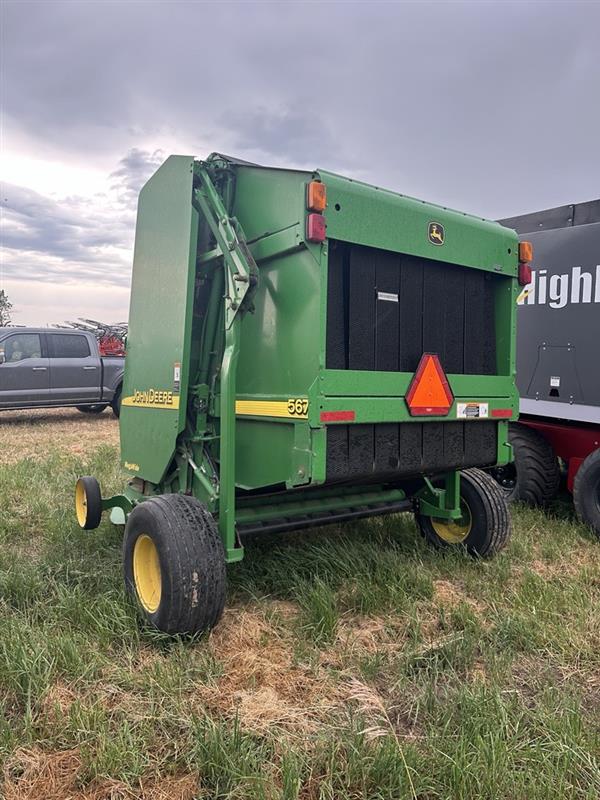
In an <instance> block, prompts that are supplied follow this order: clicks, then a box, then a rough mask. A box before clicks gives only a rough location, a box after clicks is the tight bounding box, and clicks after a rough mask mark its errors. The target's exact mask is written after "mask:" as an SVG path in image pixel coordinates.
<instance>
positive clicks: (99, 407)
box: [75, 403, 108, 414]
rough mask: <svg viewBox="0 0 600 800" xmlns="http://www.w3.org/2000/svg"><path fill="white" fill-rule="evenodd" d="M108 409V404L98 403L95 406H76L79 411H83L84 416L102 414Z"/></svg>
mask: <svg viewBox="0 0 600 800" xmlns="http://www.w3.org/2000/svg"><path fill="white" fill-rule="evenodd" d="M107 407H108V404H107V403H97V404H96V405H93V406H75V408H76V409H77V411H81V413H82V414H101V413H102V412H103V411H104V409H105V408H107Z"/></svg>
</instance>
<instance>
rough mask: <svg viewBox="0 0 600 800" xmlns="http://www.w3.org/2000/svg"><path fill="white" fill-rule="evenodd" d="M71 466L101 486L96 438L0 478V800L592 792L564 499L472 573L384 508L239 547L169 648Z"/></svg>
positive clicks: (598, 701)
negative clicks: (150, 626) (80, 507)
mask: <svg viewBox="0 0 600 800" xmlns="http://www.w3.org/2000/svg"><path fill="white" fill-rule="evenodd" d="M79 474H95V475H97V476H98V477H99V479H100V480H101V483H102V486H103V490H104V492H105V493H108V492H111V491H113V490H118V488H119V486H120V485H121V481H122V478H121V476H120V474H119V471H118V456H117V453H116V451H115V450H114V448H112V447H110V446H100V447H99V448H97V449H95V450H92V451H91V452H90V454H89V455H88V456H87V457H86V458H79V457H73V456H66V455H61V453H60V452H59V451H58V450H49V451H48V452H46V454H45V456H44V458H43V460H41V461H33V460H24V461H20V462H18V463H16V464H13V465H11V466H0V760H2V761H3V762H4V767H3V769H4V775H5V786H4V791H5V794H7V795H8V796H10V797H14V798H25V797H30V796H33V794H31V793H32V792H33V789H32V788H31V787H32V786H33V784H34V782H35V779H36V778H35V776H36V775H37V776H39V775H43V776H45V777H44V780H45V781H46V783H45V784H44V785H45V787H46V788H45V789H44V796H45V797H46V798H47V800H53V798H61V797H67V796H68V797H81V798H83V797H88V796H92V795H91V794H89V795H88V794H86V793H87V792H89V793H91V792H93V791H95V792H98V794H97V795H96V794H94V795H93V796H94V797H96V796H97V797H104V796H108V793H109V790H110V791H113V792H114V793H117V794H114V796H115V797H119V796H126V791H127V790H128V791H129V792H130V793H131V795H132V796H140V797H142V796H143V797H153V798H154V797H156V798H159V797H173V798H175V797H182V798H193V797H198V798H200V797H207V798H240V799H241V798H244V800H246V798H247V799H248V800H253V798H256V799H257V800H258V799H259V798H260V799H261V800H263V799H264V800H276V799H277V800H278V799H281V800H292V798H302V800H312V798H314V800H334V799H335V800H345V799H346V798H348V799H350V798H357V799H358V798H361V799H363V798H364V800H378V799H381V800H384V798H385V799H386V800H388V798H389V800H392V798H394V800H397V799H398V798H415V797H416V798H419V800H434V798H439V800H446V799H447V798H452V799H456V800H458V799H459V798H460V800H463V799H464V800H467V799H470V798H472V799H473V800H475V799H476V798H494V799H495V800H500V799H501V798H506V800H508V799H509V798H510V800H519V799H520V798H523V800H525V798H527V800H538V799H539V800H546V798H548V797H552V798H554V800H557V799H558V798H565V800H566V799H567V798H568V800H573V799H574V798H581V800H583V798H586V799H588V800H596V798H597V797H598V796H600V762H599V754H600V614H599V613H598V609H599V608H600V544H599V543H598V542H597V540H595V539H594V537H593V536H592V535H591V534H590V533H589V532H587V531H586V530H585V529H584V528H582V527H581V526H579V525H578V524H577V523H576V522H575V521H574V520H573V519H572V515H571V511H570V507H569V506H568V504H559V505H557V506H556V507H555V508H554V509H553V510H552V512H551V514H547V515H546V514H543V513H540V512H534V511H531V510H527V509H516V510H515V511H514V517H513V519H514V528H515V530H514V535H513V540H512V542H511V545H510V546H509V548H508V550H507V551H506V552H504V553H503V554H501V555H500V556H499V557H498V558H497V559H495V560H494V561H492V562H489V563H488V562H476V561H473V560H471V559H469V558H468V557H466V556H464V555H463V554H462V553H460V552H457V553H448V554H440V553H436V552H432V551H431V550H429V549H428V548H427V547H426V546H425V544H424V543H423V542H422V541H421V540H420V538H419V536H418V535H417V532H416V529H415V526H414V524H413V521H412V519H411V518H410V517H409V516H406V515H404V516H401V517H395V518H380V519H376V520H372V521H364V522H359V523H357V524H354V525H352V526H347V527H332V528H330V529H323V530H319V531H310V532H306V533H302V532H300V533H294V534H288V535H285V536H279V537H270V538H269V539H267V540H255V541H254V542H252V543H250V544H249V545H248V546H247V549H246V558H245V560H244V561H243V562H242V563H240V564H238V565H234V566H232V567H231V568H229V579H230V587H229V602H228V609H229V610H228V611H227V612H226V615H225V618H224V620H223V622H222V623H221V625H220V626H219V628H218V629H217V630H216V631H215V632H214V633H213V634H212V635H211V636H210V637H204V638H202V639H200V640H199V641H196V642H192V643H189V642H181V641H170V640H167V639H165V638H164V637H162V636H160V635H157V634H156V633H153V632H152V631H149V630H145V629H144V628H143V627H142V626H140V624H139V620H138V618H137V615H136V611H135V609H134V608H133V607H132V606H131V604H130V603H129V602H128V600H127V599H126V598H125V595H124V592H123V589H122V578H121V563H120V559H121V553H120V544H121V531H120V530H119V529H117V528H114V527H112V526H111V525H110V524H109V523H108V521H105V522H103V524H102V526H101V528H100V529H99V530H98V531H95V532H92V533H83V532H81V531H80V530H79V528H78V527H77V525H76V523H75V521H74V516H73V510H72V494H73V486H74V481H75V478H76V476H77V475H79ZM181 781H183V782H184V783H181ZM169 786H173V787H178V788H173V790H172V792H171V790H170V789H169V788H168V787H169ZM182 786H183V787H184V788H183V789H182V788H181V787H182ZM141 787H144V791H145V792H146V794H143V795H142V788H141ZM148 787H150V788H148ZM152 787H155V788H154V789H153V788H152ZM103 791H104V792H105V794H102V792H103ZM161 791H162V792H163V793H162V794H160V792H161ZM28 792H29V793H28ZM118 792H121V795H119V794H118ZM152 792H154V794H153V793H152ZM170 792H171V793H170ZM0 795H2V788H1V787H0Z"/></svg>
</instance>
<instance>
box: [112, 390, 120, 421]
mask: <svg viewBox="0 0 600 800" xmlns="http://www.w3.org/2000/svg"><path fill="white" fill-rule="evenodd" d="M122 391H123V387H122V386H119V388H118V389H117V391H116V392H115V396H114V397H113V399H112V403H111V404H110V407H111V408H112V410H113V414H114V415H115V417H116V418H117V419H119V417H120V416H121V392H122Z"/></svg>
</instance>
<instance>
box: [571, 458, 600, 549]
mask: <svg viewBox="0 0 600 800" xmlns="http://www.w3.org/2000/svg"><path fill="white" fill-rule="evenodd" d="M573 503H574V505H575V511H576V512H577V516H578V517H579V519H580V520H581V521H582V522H585V523H586V525H589V526H590V528H591V529H592V530H593V531H594V533H595V534H596V536H598V537H600V450H594V452H593V453H590V454H589V456H588V457H587V458H586V459H585V461H584V462H583V464H582V465H581V466H580V467H579V469H578V470H577V474H576V475H575V482H574V484H573Z"/></svg>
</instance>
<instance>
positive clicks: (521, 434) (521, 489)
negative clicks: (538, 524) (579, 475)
mask: <svg viewBox="0 0 600 800" xmlns="http://www.w3.org/2000/svg"><path fill="white" fill-rule="evenodd" d="M508 439H509V442H510V443H511V445H512V447H513V454H514V462H513V465H512V466H513V468H514V472H515V473H516V474H515V475H514V478H513V480H514V483H513V485H512V486H508V487H505V486H503V487H502V488H503V491H504V493H505V495H506V499H507V500H508V502H509V503H513V502H516V501H518V502H521V503H526V504H527V505H529V506H541V507H544V506H547V505H548V504H549V503H550V502H551V501H552V500H553V499H554V498H555V497H556V493H557V492H558V487H559V485H560V469H559V466H558V459H557V457H556V454H555V453H554V450H553V449H552V446H551V445H550V443H549V442H548V441H547V440H546V439H544V437H543V436H542V435H541V434H540V433H538V432H537V431H535V430H533V429H532V428H529V427H528V426H527V425H522V424H520V423H518V422H511V424H510V425H509V434H508ZM509 468H510V467H509ZM503 470H504V468H502V467H497V468H496V469H493V470H490V472H491V474H492V475H493V477H494V478H495V479H496V481H498V482H499V483H500V484H501V485H502V483H503V476H504V474H505V471H503Z"/></svg>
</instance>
